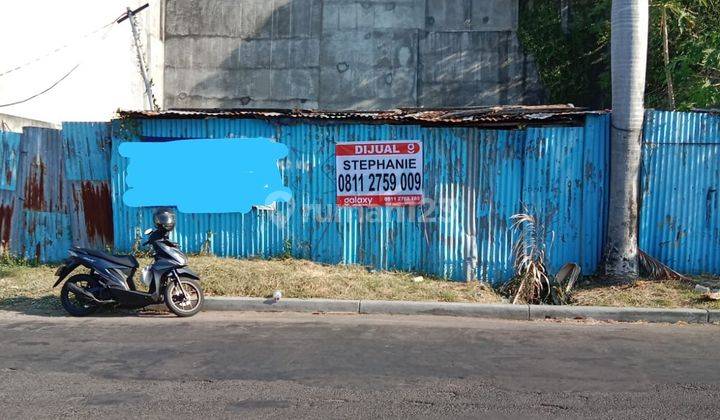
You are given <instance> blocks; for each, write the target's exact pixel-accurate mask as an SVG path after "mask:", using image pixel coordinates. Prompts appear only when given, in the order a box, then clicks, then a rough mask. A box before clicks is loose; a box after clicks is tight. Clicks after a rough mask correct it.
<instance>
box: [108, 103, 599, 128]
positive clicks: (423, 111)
mask: <svg viewBox="0 0 720 420" xmlns="http://www.w3.org/2000/svg"><path fill="white" fill-rule="evenodd" d="M604 113H606V112H605V111H590V110H587V109H586V108H576V107H574V106H572V105H542V106H494V107H474V108H452V109H428V108H401V109H392V110H386V111H321V110H301V109H292V110H291V109H253V108H239V109H170V110H166V111H119V113H118V114H119V116H120V118H134V119H178V118H179V119H205V118H229V119H234V118H254V119H274V118H282V119H284V118H287V119H302V120H339V121H344V122H351V121H355V122H375V123H393V124H421V125H460V126H475V127H515V126H526V125H545V124H555V125H557V124H582V123H583V121H584V120H585V116H586V115H590V114H604Z"/></svg>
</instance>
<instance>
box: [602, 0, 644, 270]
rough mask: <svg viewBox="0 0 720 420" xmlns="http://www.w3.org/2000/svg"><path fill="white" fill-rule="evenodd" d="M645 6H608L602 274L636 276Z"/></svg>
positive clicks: (628, 0)
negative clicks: (608, 112) (606, 178)
mask: <svg viewBox="0 0 720 420" xmlns="http://www.w3.org/2000/svg"><path fill="white" fill-rule="evenodd" d="M648 8H649V5H648V0H613V2H612V23H611V25H612V26H611V31H612V32H611V40H610V41H611V72H612V129H611V134H610V135H611V138H610V194H609V205H608V211H609V212H608V225H607V232H606V237H605V252H604V267H603V268H604V270H603V271H604V273H605V275H607V276H609V277H611V278H614V279H626V280H631V279H634V278H637V276H638V259H637V257H638V244H637V239H638V175H639V170H640V152H641V148H640V142H641V132H642V123H643V115H644V112H645V110H644V107H643V97H644V94H645V68H646V64H647V39H648Z"/></svg>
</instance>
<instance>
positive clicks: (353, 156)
mask: <svg viewBox="0 0 720 420" xmlns="http://www.w3.org/2000/svg"><path fill="white" fill-rule="evenodd" d="M335 163H336V165H337V170H336V177H335V178H336V181H337V182H336V188H337V205H338V206H350V207H359V206H416V205H419V204H422V200H423V151H422V143H421V142H420V141H405V140H403V141H368V142H352V143H338V144H337V145H336V146H335Z"/></svg>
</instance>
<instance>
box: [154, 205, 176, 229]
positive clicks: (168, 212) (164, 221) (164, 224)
mask: <svg viewBox="0 0 720 420" xmlns="http://www.w3.org/2000/svg"><path fill="white" fill-rule="evenodd" d="M153 222H154V223H155V227H156V228H158V229H164V230H166V231H168V232H170V231H171V230H173V229H174V228H175V213H174V212H173V211H172V209H168V208H160V209H157V210H155V213H153Z"/></svg>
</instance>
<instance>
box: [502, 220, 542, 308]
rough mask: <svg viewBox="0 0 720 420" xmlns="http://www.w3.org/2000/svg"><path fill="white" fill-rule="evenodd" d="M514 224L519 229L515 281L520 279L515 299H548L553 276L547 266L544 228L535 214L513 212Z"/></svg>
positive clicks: (535, 300) (536, 300)
mask: <svg viewBox="0 0 720 420" xmlns="http://www.w3.org/2000/svg"><path fill="white" fill-rule="evenodd" d="M510 220H511V221H512V226H511V228H512V229H513V230H515V231H517V232H518V238H517V241H516V242H515V244H514V245H513V256H514V257H515V261H514V263H513V269H514V271H515V278H514V280H513V281H514V282H515V283H517V287H516V290H515V298H514V299H513V303H537V302H541V301H544V300H546V299H547V297H548V295H549V291H550V280H549V278H548V274H547V269H546V267H545V244H544V240H543V238H544V237H545V229H544V226H542V225H541V224H540V223H538V221H537V220H536V219H535V217H534V216H532V215H530V214H527V213H520V214H516V215H513V216H512V217H511V218H510Z"/></svg>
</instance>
